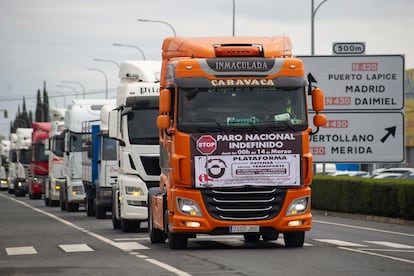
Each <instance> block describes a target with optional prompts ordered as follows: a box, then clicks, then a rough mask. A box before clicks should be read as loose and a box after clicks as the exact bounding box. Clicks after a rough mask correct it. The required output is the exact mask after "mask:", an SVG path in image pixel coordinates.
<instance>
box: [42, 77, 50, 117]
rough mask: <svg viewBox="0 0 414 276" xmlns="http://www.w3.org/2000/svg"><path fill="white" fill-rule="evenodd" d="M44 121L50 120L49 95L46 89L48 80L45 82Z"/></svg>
mask: <svg viewBox="0 0 414 276" xmlns="http://www.w3.org/2000/svg"><path fill="white" fill-rule="evenodd" d="M42 108H43V119H44V120H43V121H44V122H50V115H49V96H48V94H47V91H46V81H44V82H43V106H42Z"/></svg>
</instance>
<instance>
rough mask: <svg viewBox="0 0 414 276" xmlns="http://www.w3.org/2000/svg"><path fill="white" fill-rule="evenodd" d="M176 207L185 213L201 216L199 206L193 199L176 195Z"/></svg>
mask: <svg viewBox="0 0 414 276" xmlns="http://www.w3.org/2000/svg"><path fill="white" fill-rule="evenodd" d="M177 207H178V210H180V211H181V212H182V213H183V214H185V215H189V216H197V217H201V210H200V207H199V206H198V204H197V202H195V201H194V200H191V199H188V198H183V197H177Z"/></svg>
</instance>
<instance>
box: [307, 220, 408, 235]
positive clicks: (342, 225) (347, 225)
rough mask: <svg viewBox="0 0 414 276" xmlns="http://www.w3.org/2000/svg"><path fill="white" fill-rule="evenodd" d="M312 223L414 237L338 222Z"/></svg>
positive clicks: (318, 221) (319, 221)
mask: <svg viewBox="0 0 414 276" xmlns="http://www.w3.org/2000/svg"><path fill="white" fill-rule="evenodd" d="M312 222H316V223H321V224H328V225H335V226H341V227H348V228H355V229H361V230H368V231H374V232H381V233H387V234H394V235H400V236H407V237H414V234H408V233H402V232H395V231H388V230H381V229H375V228H369V227H362V226H355V225H349V224H343V223H336V222H329V221H322V220H315V219H313V220H312Z"/></svg>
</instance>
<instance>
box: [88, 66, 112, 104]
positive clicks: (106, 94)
mask: <svg viewBox="0 0 414 276" xmlns="http://www.w3.org/2000/svg"><path fill="white" fill-rule="evenodd" d="M86 69H87V70H91V71H97V72H101V73H102V74H103V76H104V78H105V99H108V77H107V76H106V74H105V72H104V71H102V70H101V69H97V68H86Z"/></svg>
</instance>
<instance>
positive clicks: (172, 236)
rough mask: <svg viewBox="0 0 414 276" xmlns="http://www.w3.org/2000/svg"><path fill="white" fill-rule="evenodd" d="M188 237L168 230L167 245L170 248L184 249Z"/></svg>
mask: <svg viewBox="0 0 414 276" xmlns="http://www.w3.org/2000/svg"><path fill="white" fill-rule="evenodd" d="M187 244H188V237H187V236H186V235H184V234H178V233H171V232H168V246H169V247H170V249H186V248H187Z"/></svg>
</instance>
